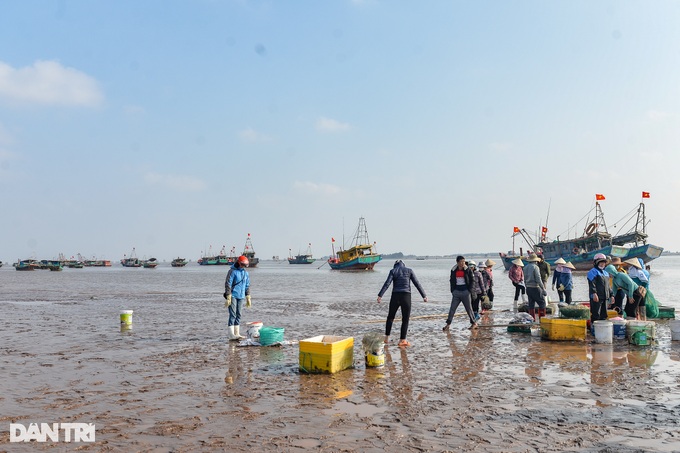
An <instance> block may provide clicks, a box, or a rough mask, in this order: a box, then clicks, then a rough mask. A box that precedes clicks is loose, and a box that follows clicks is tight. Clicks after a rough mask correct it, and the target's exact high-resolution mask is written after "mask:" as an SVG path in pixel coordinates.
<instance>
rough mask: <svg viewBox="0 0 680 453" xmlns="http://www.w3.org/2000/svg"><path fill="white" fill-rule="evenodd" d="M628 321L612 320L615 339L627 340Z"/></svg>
mask: <svg viewBox="0 0 680 453" xmlns="http://www.w3.org/2000/svg"><path fill="white" fill-rule="evenodd" d="M627 322H628V321H626V320H625V319H612V320H611V323H612V324H613V326H614V339H615V340H625V339H626V324H627Z"/></svg>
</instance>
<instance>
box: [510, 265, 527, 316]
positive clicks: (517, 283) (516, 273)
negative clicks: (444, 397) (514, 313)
mask: <svg viewBox="0 0 680 453" xmlns="http://www.w3.org/2000/svg"><path fill="white" fill-rule="evenodd" d="M523 267H524V263H523V262H522V259H521V258H517V259H516V260H513V261H512V266H510V270H509V271H508V278H509V279H510V281H511V282H512V286H514V287H515V306H516V305H517V299H519V295H520V293H522V300H524V297H525V296H524V295H525V294H526V288H525V287H524V273H523V272H522V268H523Z"/></svg>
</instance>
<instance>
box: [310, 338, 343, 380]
mask: <svg viewBox="0 0 680 453" xmlns="http://www.w3.org/2000/svg"><path fill="white" fill-rule="evenodd" d="M353 365H354V338H353V337H338V336H332V335H319V336H318V337H312V338H307V339H306V340H300V370H301V371H304V372H306V373H335V372H336V371H342V370H344V369H347V368H351V367H352V366H353Z"/></svg>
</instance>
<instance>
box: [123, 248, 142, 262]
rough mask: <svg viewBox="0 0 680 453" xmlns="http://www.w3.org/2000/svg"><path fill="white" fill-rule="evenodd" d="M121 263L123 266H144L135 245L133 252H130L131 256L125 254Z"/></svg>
mask: <svg viewBox="0 0 680 453" xmlns="http://www.w3.org/2000/svg"><path fill="white" fill-rule="evenodd" d="M120 264H121V265H122V266H123V267H142V262H141V260H140V259H139V258H137V255H136V254H135V249H134V247H133V248H132V253H130V256H126V255H123V259H122V260H120Z"/></svg>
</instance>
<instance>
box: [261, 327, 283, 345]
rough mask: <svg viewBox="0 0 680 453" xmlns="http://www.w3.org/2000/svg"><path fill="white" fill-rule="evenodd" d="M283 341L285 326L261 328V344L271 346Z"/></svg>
mask: <svg viewBox="0 0 680 453" xmlns="http://www.w3.org/2000/svg"><path fill="white" fill-rule="evenodd" d="M282 341H283V327H262V328H261V329H260V344H261V345H262V346H269V345H270V344H274V343H280V342H282Z"/></svg>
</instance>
